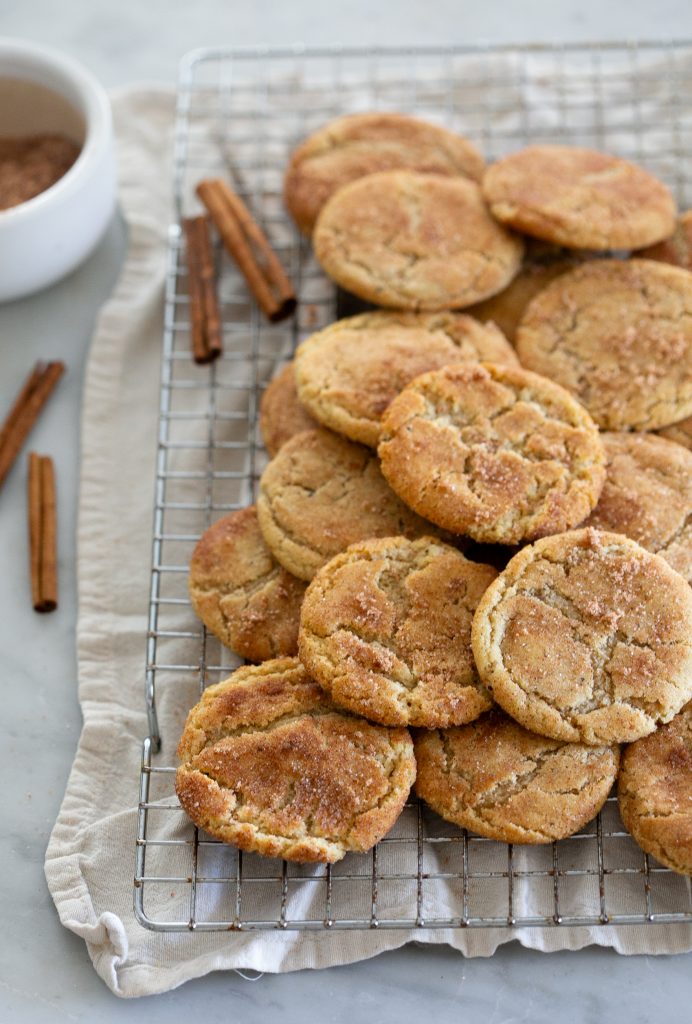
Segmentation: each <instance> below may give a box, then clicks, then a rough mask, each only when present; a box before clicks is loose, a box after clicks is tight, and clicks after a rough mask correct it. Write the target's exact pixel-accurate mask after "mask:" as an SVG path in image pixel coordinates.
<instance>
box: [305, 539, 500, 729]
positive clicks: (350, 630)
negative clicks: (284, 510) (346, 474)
mask: <svg viewBox="0 0 692 1024" xmlns="http://www.w3.org/2000/svg"><path fill="white" fill-rule="evenodd" d="M496 575H497V573H496V571H495V570H494V569H492V568H491V567H490V566H489V565H480V564H478V563H476V562H470V561H468V559H466V558H464V556H463V555H462V554H460V553H459V552H458V551H457V550H456V549H455V548H452V547H449V546H448V545H447V544H443V543H441V542H440V541H438V540H436V539H435V538H433V537H422V538H419V539H418V540H407V539H406V538H405V537H388V538H385V539H382V540H366V541H363V542H361V543H358V544H352V545H351V546H350V547H349V548H347V549H346V551H344V552H343V553H342V554H340V555H336V557H335V558H333V559H332V560H331V561H330V562H328V563H327V564H326V565H325V566H323V567H322V569H320V571H319V572H318V573H317V575H316V576H315V578H314V579H313V581H312V583H311V584H310V586H309V587H308V590H307V594H306V598H305V602H304V604H303V611H302V615H301V624H300V647H299V651H300V658H301V661H302V662H303V664H304V665H305V667H306V668H307V670H308V672H310V674H311V675H312V676H313V677H314V678H315V679H317V681H318V682H319V683H320V684H321V685H322V686H323V687H324V688H325V690H326V691H327V692H328V693H329V694H330V696H331V698H332V700H334V702H335V703H336V704H339V705H340V706H342V707H345V708H348V709H349V710H350V711H353V712H354V713H355V714H360V715H363V716H364V717H365V718H368V719H371V720H372V721H374V722H379V723H381V724H382V725H412V726H421V727H424V728H437V727H444V726H448V725H459V724H462V723H464V722H470V721H471V720H472V719H474V718H477V717H478V715H480V714H481V713H482V712H483V711H485V710H487V709H488V708H489V707H490V705H491V700H490V697H489V695H488V692H487V690H486V689H485V687H484V686H483V685H482V684H481V682H480V680H479V678H478V673H477V671H476V667H475V664H474V661H473V655H472V653H471V622H472V619H473V613H474V611H475V608H476V605H477V604H478V601H479V600H480V598H481V596H482V594H483V592H484V591H485V590H486V588H487V587H488V585H489V584H490V583H491V582H492V581H493V580H494V579H495V577H496Z"/></svg>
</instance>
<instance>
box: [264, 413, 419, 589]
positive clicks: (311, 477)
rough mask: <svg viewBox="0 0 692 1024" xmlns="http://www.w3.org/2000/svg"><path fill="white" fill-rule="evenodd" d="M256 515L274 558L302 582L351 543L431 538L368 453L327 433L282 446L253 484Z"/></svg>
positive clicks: (312, 433) (310, 434)
mask: <svg viewBox="0 0 692 1024" xmlns="http://www.w3.org/2000/svg"><path fill="white" fill-rule="evenodd" d="M257 515H258V518H259V524H260V528H261V530H262V533H263V535H264V539H265V541H266V542H267V545H268V546H269V548H270V549H271V551H272V552H273V554H274V557H275V558H276V559H277V561H279V562H280V563H281V564H282V565H283V566H284V567H285V568H286V569H288V571H289V572H292V573H293V574H294V575H295V576H298V577H299V578H300V579H303V580H311V579H312V577H313V576H314V575H315V573H316V572H317V570H318V569H319V568H320V567H321V566H322V565H324V564H325V562H328V561H329V559H330V558H332V556H333V555H336V554H338V552H339V551H343V550H344V548H347V547H348V545H349V544H353V543H354V542H355V541H358V540H364V539H365V538H366V537H389V536H392V535H395V534H400V533H401V534H404V535H405V536H409V537H410V536H421V535H422V534H425V533H430V530H431V526H430V524H429V523H426V522H425V521H424V520H423V519H421V518H420V516H417V515H416V514H415V512H412V511H411V509H410V508H408V507H407V506H406V505H405V504H404V503H403V501H401V500H400V498H398V497H397V496H396V494H395V493H394V491H393V490H392V489H391V488H390V487H389V485H388V484H387V482H386V480H385V479H384V477H383V476H382V473H381V472H380V466H379V462H378V460H377V458H376V456H375V453H374V452H372V451H370V449H368V448H364V447H363V445H359V444H354V443H353V441H347V440H346V439H345V438H343V437H339V436H338V435H337V434H333V433H332V432H331V431H330V430H306V431H305V432H304V433H302V434H296V436H295V437H293V438H291V440H290V441H287V442H286V444H285V445H284V446H283V448H282V449H281V451H280V452H279V453H278V455H277V456H275V458H273V459H272V461H271V462H270V463H269V465H268V466H267V468H266V469H265V471H264V473H263V474H262V477H261V479H260V493H259V497H258V499H257Z"/></svg>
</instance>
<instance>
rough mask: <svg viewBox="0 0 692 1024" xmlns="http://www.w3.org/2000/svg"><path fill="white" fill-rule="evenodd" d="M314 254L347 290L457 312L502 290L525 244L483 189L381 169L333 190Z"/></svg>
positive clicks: (385, 302) (379, 300)
mask: <svg viewBox="0 0 692 1024" xmlns="http://www.w3.org/2000/svg"><path fill="white" fill-rule="evenodd" d="M313 244H314V247H315V255H316V256H317V259H318V261H319V262H320V263H321V265H322V268H323V269H324V270H325V272H326V273H327V274H328V275H329V276H330V277H331V278H333V280H334V281H336V283H337V284H340V285H341V286H342V287H343V288H346V289H347V290H348V291H351V292H353V293H354V294H355V295H358V296H359V297H360V298H361V299H367V300H368V301H369V302H374V303H375V304H376V305H378V306H390V307H392V308H394V309H412V310H430V311H436V310H440V309H458V308H461V307H463V306H470V305H471V304H472V303H474V302H480V300H481V299H485V298H487V297H488V296H489V295H494V294H495V292H499V291H501V290H502V289H503V288H504V287H505V286H506V285H507V284H509V282H510V281H511V280H512V278H513V277H514V275H515V274H516V273H517V271H518V270H519V267H520V266H521V258H522V254H523V251H524V246H523V243H522V241H521V239H520V238H519V237H518V236H516V235H512V234H510V232H508V231H506V230H505V229H504V228H503V227H501V226H500V225H499V224H498V223H497V221H495V220H493V218H492V217H491V216H490V213H489V212H488V209H487V207H486V205H485V203H484V202H483V197H482V195H481V191H480V189H479V187H478V185H476V184H475V182H473V181H468V180H466V179H465V178H443V177H441V176H440V175H437V174H415V173H413V172H412V171H382V172H380V173H379V174H369V175H368V176H367V177H365V178H359V179H358V180H357V181H354V182H352V183H351V184H350V185H346V186H345V187H344V188H342V189H339V191H338V192H336V193H334V195H333V196H332V198H331V199H330V200H329V202H328V203H327V204H326V205H325V206H324V208H323V209H322V212H321V213H320V216H319V219H318V221H317V225H316V227H315V233H314V236H313Z"/></svg>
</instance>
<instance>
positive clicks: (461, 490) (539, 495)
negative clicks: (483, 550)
mask: <svg viewBox="0 0 692 1024" xmlns="http://www.w3.org/2000/svg"><path fill="white" fill-rule="evenodd" d="M378 452H379V455H380V458H381V459H382V472H383V474H384V476H385V477H386V478H387V480H388V481H389V483H390V484H391V486H392V488H393V489H394V490H395V491H396V492H397V494H399V495H400V496H401V497H402V498H403V499H404V501H405V502H406V503H407V504H408V505H410V506H411V508H413V509H415V510H416V512H419V513H420V514H421V515H423V516H425V517H426V518H427V519H430V520H431V522H434V523H436V524H437V525H438V526H442V527H444V528H445V529H447V530H451V531H452V532H454V533H462V534H467V535H468V536H470V537H472V538H473V539H474V540H477V541H482V542H485V543H488V542H493V541H495V542H499V543H502V544H517V543H519V542H520V541H522V540H533V539H535V538H536V537H542V536H544V535H545V534H548V533H557V532H560V531H562V530H568V529H569V528H570V527H572V526H575V525H576V524H577V523H579V522H581V520H582V519H584V517H585V516H587V515H588V514H589V512H590V511H591V509H592V508H594V506H595V504H596V502H597V501H598V496H599V494H600V492H601V487H602V485H603V480H604V477H605V454H604V451H603V445H602V444H601V441H600V438H599V436H598V431H597V429H596V427H595V425H594V424H593V422H592V421H591V419H590V417H589V415H588V413H587V412H586V410H585V409H583V408H582V407H581V406H580V405H579V403H578V402H576V401H575V400H574V399H573V398H572V396H571V395H569V394H568V393H567V392H566V391H565V390H564V389H563V388H561V387H558V386H557V385H556V384H553V383H552V381H549V380H545V378H543V377H539V376H537V375H536V374H533V373H529V371H528V370H523V369H521V368H520V367H511V366H498V365H496V364H493V363H483V364H480V365H478V366H474V365H471V364H467V365H463V364H462V365H455V366H446V367H444V368H443V369H441V370H436V371H434V372H432V373H424V374H422V375H421V376H420V377H417V378H416V380H414V381H412V382H411V384H409V385H408V387H406V388H404V390H403V391H402V392H401V394H400V395H399V396H398V397H397V398H395V399H394V401H393V402H392V404H391V405H390V406H389V408H388V409H387V411H386V413H385V414H384V417H383V419H382V432H381V434H380V444H379V448H378Z"/></svg>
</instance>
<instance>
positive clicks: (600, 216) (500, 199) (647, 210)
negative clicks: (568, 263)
mask: <svg viewBox="0 0 692 1024" xmlns="http://www.w3.org/2000/svg"><path fill="white" fill-rule="evenodd" d="M482 188H483V195H484V196H485V199H486V202H487V203H488V204H489V205H490V209H491V212H492V214H493V216H494V217H497V219H498V220H499V221H501V222H502V223H503V224H507V225H509V226H511V227H513V228H515V229H516V230H517V231H523V232H524V233H525V234H527V235H534V236H536V237H537V238H543V239H545V240H546V241H548V242H554V243H555V244H556V245H564V246H567V247H569V248H571V249H598V250H607V249H638V248H641V247H642V246H645V245H651V244H652V243H654V242H660V241H661V240H662V239H664V238H667V237H668V236H669V235H670V234H672V232H673V228H674V226H675V214H676V210H675V202H674V200H673V197H672V195H671V194H670V191H669V190H668V188H667V187H666V186H665V185H664V184H663V182H662V181H659V179H658V178H656V177H654V175H653V174H650V173H649V172H648V171H645V170H644V168H643V167H638V166H637V165H636V164H633V163H630V162H629V161H628V160H620V159H619V158H618V157H614V156H609V155H608V154H607V153H599V152H598V151H596V150H593V149H583V148H581V147H579V146H549V145H538V146H527V147H526V148H525V149H520V150H519V151H518V152H516V153H510V155H509V156H506V157H503V159H501V160H498V161H497V162H496V163H494V164H492V165H491V166H490V167H489V168H488V170H487V171H486V173H485V175H484V177H483V183H482Z"/></svg>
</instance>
